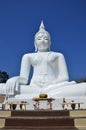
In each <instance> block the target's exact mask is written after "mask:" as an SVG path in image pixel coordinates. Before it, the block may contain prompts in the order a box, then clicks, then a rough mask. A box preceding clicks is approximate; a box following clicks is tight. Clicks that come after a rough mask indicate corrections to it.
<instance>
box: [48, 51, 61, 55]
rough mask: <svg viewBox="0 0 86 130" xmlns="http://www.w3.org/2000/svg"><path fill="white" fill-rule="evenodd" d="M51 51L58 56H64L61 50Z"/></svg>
mask: <svg viewBox="0 0 86 130" xmlns="http://www.w3.org/2000/svg"><path fill="white" fill-rule="evenodd" d="M50 53H51V54H52V55H56V56H63V54H62V53H60V52H54V51H51V52H50Z"/></svg>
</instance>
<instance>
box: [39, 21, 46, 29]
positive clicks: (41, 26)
mask: <svg viewBox="0 0 86 130" xmlns="http://www.w3.org/2000/svg"><path fill="white" fill-rule="evenodd" d="M41 29H43V30H45V26H44V23H43V20H42V21H41V24H40V27H39V30H41Z"/></svg>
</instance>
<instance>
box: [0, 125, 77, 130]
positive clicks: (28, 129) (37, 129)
mask: <svg viewBox="0 0 86 130" xmlns="http://www.w3.org/2000/svg"><path fill="white" fill-rule="evenodd" d="M0 130H78V129H77V128H75V127H66V126H64V127H56V126H53V127H49V126H48V127H47V126H44V127H16V126H14V127H5V128H2V129H0Z"/></svg>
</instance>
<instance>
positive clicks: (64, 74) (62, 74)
mask: <svg viewBox="0 0 86 130" xmlns="http://www.w3.org/2000/svg"><path fill="white" fill-rule="evenodd" d="M58 70H59V75H58V81H60V82H61V81H68V80H69V76H68V71H67V65H66V62H65V58H64V56H63V54H59V57H58Z"/></svg>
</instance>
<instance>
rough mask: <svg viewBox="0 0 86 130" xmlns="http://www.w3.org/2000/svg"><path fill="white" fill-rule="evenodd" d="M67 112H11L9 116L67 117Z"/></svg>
mask: <svg viewBox="0 0 86 130" xmlns="http://www.w3.org/2000/svg"><path fill="white" fill-rule="evenodd" d="M69 115H70V113H69V111H63V110H50V111H49V110H38V111H34V110H31V111H30V110H29V111H11V116H25V117H27V116H34V117H35V116H38V117H40V116H41V117H44V116H49V117H50V116H69Z"/></svg>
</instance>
